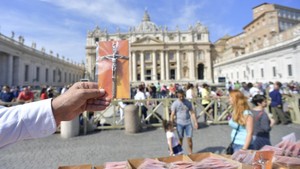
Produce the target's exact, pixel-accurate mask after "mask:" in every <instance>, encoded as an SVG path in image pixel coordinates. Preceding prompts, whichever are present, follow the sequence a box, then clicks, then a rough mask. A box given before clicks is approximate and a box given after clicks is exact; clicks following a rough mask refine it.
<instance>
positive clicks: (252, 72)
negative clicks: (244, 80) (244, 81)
mask: <svg viewBox="0 0 300 169" xmlns="http://www.w3.org/2000/svg"><path fill="white" fill-rule="evenodd" d="M251 76H252V78H254V70H253V69H252V70H251Z"/></svg>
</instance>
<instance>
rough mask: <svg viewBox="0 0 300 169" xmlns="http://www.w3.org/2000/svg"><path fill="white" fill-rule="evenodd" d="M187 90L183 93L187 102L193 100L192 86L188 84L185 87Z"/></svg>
mask: <svg viewBox="0 0 300 169" xmlns="http://www.w3.org/2000/svg"><path fill="white" fill-rule="evenodd" d="M187 89H188V90H187V91H186V93H185V95H186V98H187V99H189V100H191V99H193V98H195V95H194V90H193V89H194V85H193V84H190V83H189V84H188V86H187Z"/></svg>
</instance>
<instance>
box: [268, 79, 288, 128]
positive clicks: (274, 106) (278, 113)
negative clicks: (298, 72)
mask: <svg viewBox="0 0 300 169" xmlns="http://www.w3.org/2000/svg"><path fill="white" fill-rule="evenodd" d="M281 86H282V85H281V83H280V82H275V84H274V90H273V91H272V92H270V98H271V105H270V106H271V111H272V114H273V119H274V120H275V122H276V124H279V123H280V122H281V123H282V124H288V123H289V119H288V118H287V115H286V114H285V113H284V112H283V110H282V96H281V93H280V92H279V89H280V88H281Z"/></svg>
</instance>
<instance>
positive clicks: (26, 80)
mask: <svg viewBox="0 0 300 169" xmlns="http://www.w3.org/2000/svg"><path fill="white" fill-rule="evenodd" d="M28 80H29V65H25V75H24V81H25V82H28Z"/></svg>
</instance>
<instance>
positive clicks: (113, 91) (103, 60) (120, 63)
mask: <svg viewBox="0 0 300 169" xmlns="http://www.w3.org/2000/svg"><path fill="white" fill-rule="evenodd" d="M128 48H129V45H128V41H127V40H119V41H101V42H99V43H98V46H97V49H96V53H97V60H96V61H97V64H96V65H97V71H96V74H97V75H98V85H99V88H103V89H105V91H106V92H107V93H108V97H109V98H112V99H125V98H130V84H129V51H128Z"/></svg>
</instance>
